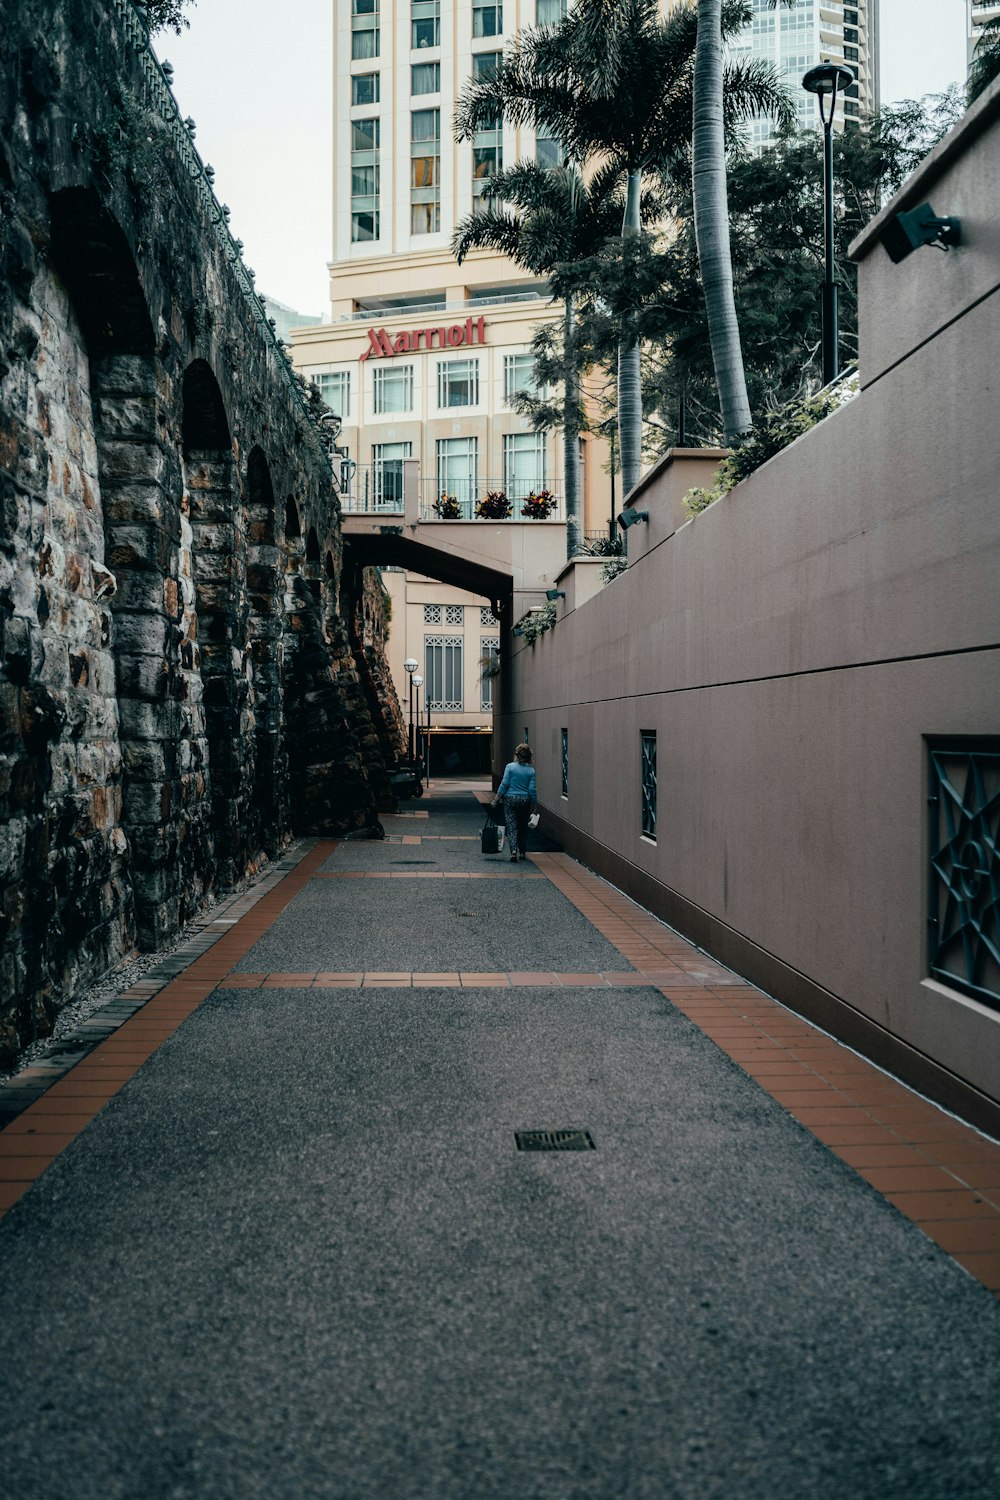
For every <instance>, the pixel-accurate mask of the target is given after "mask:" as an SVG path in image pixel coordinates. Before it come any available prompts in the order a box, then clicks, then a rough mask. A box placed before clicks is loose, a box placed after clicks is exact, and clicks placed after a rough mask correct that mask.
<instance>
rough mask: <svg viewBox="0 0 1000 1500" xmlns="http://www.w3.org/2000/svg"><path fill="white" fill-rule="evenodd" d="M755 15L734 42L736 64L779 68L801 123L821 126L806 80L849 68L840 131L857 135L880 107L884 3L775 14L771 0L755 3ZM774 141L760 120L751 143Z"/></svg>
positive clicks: (829, 2)
mask: <svg viewBox="0 0 1000 1500" xmlns="http://www.w3.org/2000/svg"><path fill="white" fill-rule="evenodd" d="M752 6H753V16H752V18H751V21H750V24H749V25H748V26H746V27H745V28H744V29H743V30H742V31H741V32H739V33H738V35H736V36H735V37H733V38H732V40H731V41H730V42H729V43H728V45H727V48H726V56H727V58H729V59H730V60H732V61H737V60H741V59H745V58H752V57H753V58H760V59H761V60H762V61H764V62H769V63H771V64H772V66H773V67H774V68H775V70H776V72H777V73H778V76H779V77H780V78H781V80H782V82H783V83H784V84H785V86H786V87H787V88H788V90H789V91H790V93H791V95H792V98H793V99H794V101H795V108H796V112H797V114H798V120H799V124H800V125H801V126H803V127H804V128H806V127H809V126H812V125H815V126H817V127H818V125H819V111H818V105H817V102H816V98H815V96H814V95H812V94H807V93H806V92H805V91H804V90H803V89H802V88H801V86H800V85H801V81H802V75H803V73H805V72H806V71H807V70H808V69H809V68H812V67H815V66H816V64H817V63H824V62H834V63H845V64H846V65H847V66H848V67H849V68H850V69H851V70H852V71H853V73H854V82H853V83H852V84H851V85H850V87H849V88H848V89H847V90H846V92H845V93H844V94H843V95H839V96H838V98H837V109H836V113H835V115H834V129H835V130H838V131H843V130H854V129H856V128H857V127H858V125H859V124H860V122H861V119H862V118H863V117H864V116H865V115H868V114H871V113H873V112H874V110H876V109H877V108H878V102H879V88H878V8H879V0H797V3H796V5H795V6H794V7H793V8H788V7H786V6H783V5H779V6H778V7H777V9H772V7H771V5H770V4H769V3H768V0H752ZM773 138H774V125H773V123H772V121H770V120H768V119H760V120H754V121H753V122H752V123H751V124H750V125H749V126H747V128H746V139H747V142H748V144H749V145H750V146H751V147H753V148H754V149H757V150H760V149H761V148H763V147H764V146H766V145H767V144H768V143H769V142H770V141H771V140H772V139H773Z"/></svg>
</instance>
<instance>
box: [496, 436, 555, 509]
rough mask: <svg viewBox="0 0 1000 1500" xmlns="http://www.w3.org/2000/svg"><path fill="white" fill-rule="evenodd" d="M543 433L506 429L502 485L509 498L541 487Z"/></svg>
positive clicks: (525, 495)
mask: <svg viewBox="0 0 1000 1500" xmlns="http://www.w3.org/2000/svg"><path fill="white" fill-rule="evenodd" d="M545 446H546V445H545V433H544V432H508V433H506V434H505V435H504V440H503V487H504V492H505V494H506V495H507V496H508V497H509V499H511V500H524V499H525V498H526V497H527V496H528V495H531V494H537V493H538V491H539V490H544V488H545Z"/></svg>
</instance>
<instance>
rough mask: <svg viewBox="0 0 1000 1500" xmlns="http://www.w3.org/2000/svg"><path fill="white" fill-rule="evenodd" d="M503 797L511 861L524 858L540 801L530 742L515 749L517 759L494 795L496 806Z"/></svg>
mask: <svg viewBox="0 0 1000 1500" xmlns="http://www.w3.org/2000/svg"><path fill="white" fill-rule="evenodd" d="M501 798H502V799H503V816H504V822H505V823H506V824H507V845H508V848H509V849H510V857H511V862H513V861H514V860H516V859H524V857H525V849H526V847H527V843H528V819H529V817H530V816H531V814H532V813H533V812H534V810H535V807H536V805H537V802H538V790H537V787H536V785H535V768H534V766H533V765H532V764H531V746H530V745H518V747H517V749H516V750H515V751H514V759H513V760H512V761H510V762H508V764H507V766H506V768H505V769H504V773H503V780H502V781H501V783H500V785H499V786H498V787H497V794H496V796H495V797H494V798H493V806H494V807H496V805H497V803H498V802H499V801H500V800H501Z"/></svg>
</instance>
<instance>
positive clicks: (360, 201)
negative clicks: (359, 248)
mask: <svg viewBox="0 0 1000 1500" xmlns="http://www.w3.org/2000/svg"><path fill="white" fill-rule="evenodd" d="M379 136H380V130H379V120H378V116H377V115H376V116H375V117H374V118H373V119H370V120H353V121H352V122H351V239H352V240H354V241H359V240H377V239H378V236H379V207H378V194H379Z"/></svg>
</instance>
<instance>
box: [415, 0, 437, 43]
mask: <svg viewBox="0 0 1000 1500" xmlns="http://www.w3.org/2000/svg"><path fill="white" fill-rule="evenodd" d="M440 45H441V0H413V3H412V5H411V6H410V46H411V47H440Z"/></svg>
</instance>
